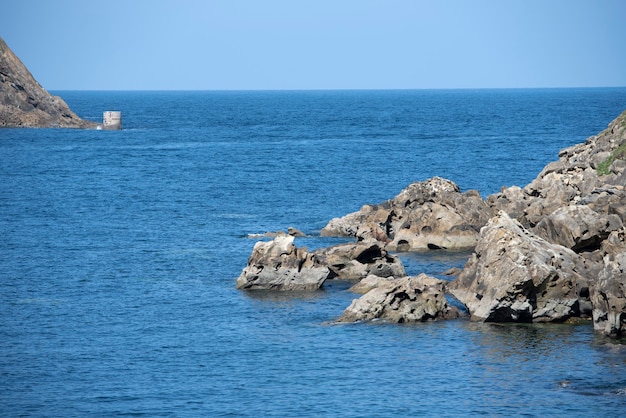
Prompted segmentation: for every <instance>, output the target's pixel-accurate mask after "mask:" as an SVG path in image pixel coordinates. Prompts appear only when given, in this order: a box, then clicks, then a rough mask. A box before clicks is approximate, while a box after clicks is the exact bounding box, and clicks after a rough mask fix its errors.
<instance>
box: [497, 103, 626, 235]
mask: <svg viewBox="0 0 626 418" xmlns="http://www.w3.org/2000/svg"><path fill="white" fill-rule="evenodd" d="M625 160H626V112H624V113H622V114H621V115H620V116H618V117H617V118H616V119H615V120H614V121H612V122H611V123H610V124H609V126H608V128H607V129H605V130H604V131H602V132H601V133H599V134H598V135H595V136H592V137H590V138H588V139H587V141H585V143H583V144H578V145H574V146H572V147H569V148H565V149H564V150H561V152H560V153H559V160H558V161H555V162H552V163H550V164H548V165H547V166H546V167H545V168H544V169H543V171H542V172H541V173H540V174H539V175H538V176H537V178H536V179H535V180H533V181H532V182H531V183H530V184H529V185H527V186H526V187H524V188H523V189H521V188H519V187H516V186H514V187H509V188H504V189H503V190H502V191H501V192H500V193H496V194H493V195H490V196H488V197H487V199H486V202H487V204H488V205H489V206H490V207H492V208H494V209H498V210H504V211H506V212H507V213H508V214H509V215H510V216H512V217H514V218H515V219H517V220H518V221H519V222H520V223H521V224H522V225H524V226H525V227H531V228H532V227H534V226H535V225H537V224H539V222H541V220H542V219H543V218H545V217H546V216H549V215H550V214H552V213H553V212H554V211H556V210H557V209H560V208H562V207H565V206H570V205H572V204H584V205H588V206H589V207H590V208H591V209H593V210H594V211H595V212H598V213H604V214H616V215H618V216H619V217H620V219H621V221H622V222H626V218H625V215H626V193H625V191H624V185H626V171H625V170H624V168H625V167H626V161H625Z"/></svg>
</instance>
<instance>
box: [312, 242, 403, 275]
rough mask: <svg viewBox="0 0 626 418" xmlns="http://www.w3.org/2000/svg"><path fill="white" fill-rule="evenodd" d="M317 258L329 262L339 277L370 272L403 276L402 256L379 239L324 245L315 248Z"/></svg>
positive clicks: (332, 271)
mask: <svg viewBox="0 0 626 418" xmlns="http://www.w3.org/2000/svg"><path fill="white" fill-rule="evenodd" d="M314 254H315V256H316V259H317V260H318V262H319V263H320V264H322V265H325V266H327V267H328V268H329V269H330V271H331V275H330V276H329V278H331V279H336V280H361V279H364V278H365V277H367V276H369V275H373V276H377V277H390V276H394V277H404V276H406V272H405V270H404V266H403V265H402V262H401V261H400V259H399V258H398V257H397V256H395V255H392V254H389V253H388V252H387V251H386V250H385V249H384V247H383V246H382V245H381V244H380V243H378V242H356V243H349V244H341V245H335V246H332V247H328V248H322V249H319V250H316V251H315V252H314Z"/></svg>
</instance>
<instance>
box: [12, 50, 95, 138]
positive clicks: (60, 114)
mask: <svg viewBox="0 0 626 418" xmlns="http://www.w3.org/2000/svg"><path fill="white" fill-rule="evenodd" d="M97 126H98V124H97V123H95V122H91V121H86V120H83V119H81V118H79V117H78V116H77V115H76V114H75V113H74V112H72V110H70V108H69V107H68V106H67V104H66V103H65V102H64V101H63V99H61V98H60V97H58V96H52V95H51V94H50V93H48V92H47V91H46V90H45V89H44V88H43V87H41V85H40V84H39V83H38V82H37V81H36V80H35V78H34V77H33V76H32V74H31V73H30V71H28V69H27V68H26V66H24V64H23V63H22V61H20V59H19V58H18V57H17V56H16V55H15V54H14V53H13V51H11V49H10V48H9V47H8V46H7V44H6V43H5V42H4V40H3V39H2V38H0V127H6V128H15V127H30V128H96V127H97Z"/></svg>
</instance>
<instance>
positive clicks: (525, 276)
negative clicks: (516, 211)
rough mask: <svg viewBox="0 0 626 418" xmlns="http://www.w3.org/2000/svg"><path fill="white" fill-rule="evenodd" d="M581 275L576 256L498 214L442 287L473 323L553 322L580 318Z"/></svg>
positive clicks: (583, 278)
mask: <svg viewBox="0 0 626 418" xmlns="http://www.w3.org/2000/svg"><path fill="white" fill-rule="evenodd" d="M585 274H586V266H585V263H584V259H583V258H582V257H580V256H579V255H578V254H576V253H574V252H573V251H572V250H570V249H568V248H565V247H563V246H560V245H558V244H551V243H549V242H547V241H545V240H544V239H542V238H540V237H538V236H536V235H534V234H532V233H530V232H529V231H527V230H525V229H524V228H523V227H522V225H521V224H520V223H519V222H517V221H515V220H512V219H511V218H510V217H509V216H508V215H507V214H506V213H505V212H500V214H499V215H498V216H496V217H494V218H493V219H491V220H490V221H489V223H488V224H487V225H486V226H485V227H484V228H483V229H482V230H481V234H480V238H479V241H478V244H477V246H476V248H475V250H474V254H473V255H472V256H471V257H470V259H469V261H468V262H467V264H466V265H465V267H464V269H463V271H462V272H461V274H460V275H459V277H458V278H457V279H455V280H454V281H453V282H451V283H450V285H449V287H448V288H449V291H450V293H451V294H452V295H453V296H454V297H456V298H457V299H458V300H459V301H460V302H462V303H463V304H464V305H465V306H466V307H467V309H468V310H469V312H470V314H471V319H472V320H474V321H490V322H559V321H564V320H567V319H568V318H570V317H577V316H581V314H584V313H583V312H581V302H582V303H586V302H587V301H588V294H587V293H588V289H589V283H588V280H587V279H586V276H585ZM585 306H588V305H585Z"/></svg>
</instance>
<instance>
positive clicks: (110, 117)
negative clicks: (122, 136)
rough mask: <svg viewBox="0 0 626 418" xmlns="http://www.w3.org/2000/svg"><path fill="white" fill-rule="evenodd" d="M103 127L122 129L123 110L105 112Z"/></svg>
mask: <svg viewBox="0 0 626 418" xmlns="http://www.w3.org/2000/svg"><path fill="white" fill-rule="evenodd" d="M102 127H103V129H107V130H120V129H122V112H119V111H108V112H104V116H103V126H102Z"/></svg>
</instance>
